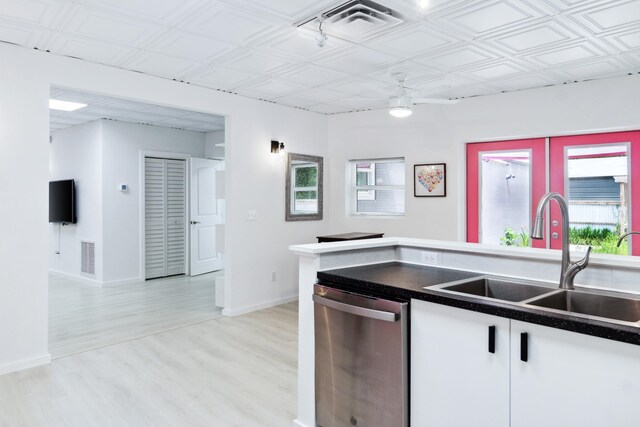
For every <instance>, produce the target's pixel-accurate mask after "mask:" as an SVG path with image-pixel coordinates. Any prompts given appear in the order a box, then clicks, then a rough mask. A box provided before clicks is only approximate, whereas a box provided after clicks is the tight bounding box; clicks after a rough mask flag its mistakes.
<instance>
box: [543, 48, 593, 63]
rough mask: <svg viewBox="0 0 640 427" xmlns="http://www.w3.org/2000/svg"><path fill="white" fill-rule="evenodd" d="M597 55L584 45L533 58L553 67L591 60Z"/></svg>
mask: <svg viewBox="0 0 640 427" xmlns="http://www.w3.org/2000/svg"><path fill="white" fill-rule="evenodd" d="M597 55H598V54H597V53H596V52H594V51H593V49H591V48H589V47H587V46H586V45H583V44H581V45H577V46H572V47H567V48H563V49H558V50H555V51H553V52H549V53H541V54H537V55H533V57H534V58H535V59H537V60H539V61H540V62H542V63H543V64H545V65H548V66H553V65H559V64H564V63H568V62H575V61H579V60H582V59H587V58H593V57H595V56H597Z"/></svg>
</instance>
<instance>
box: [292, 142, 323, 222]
mask: <svg viewBox="0 0 640 427" xmlns="http://www.w3.org/2000/svg"><path fill="white" fill-rule="evenodd" d="M285 194H286V197H285V199H286V203H285V220H286V221H318V220H321V219H322V157H319V156H308V155H305V154H296V153H289V154H288V156H287V181H286V188H285Z"/></svg>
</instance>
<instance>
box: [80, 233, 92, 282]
mask: <svg viewBox="0 0 640 427" xmlns="http://www.w3.org/2000/svg"><path fill="white" fill-rule="evenodd" d="M80 245H81V248H80V253H81V257H82V268H81V271H82V272H83V273H85V274H93V275H95V274H96V244H95V243H94V242H82V241H81V242H80Z"/></svg>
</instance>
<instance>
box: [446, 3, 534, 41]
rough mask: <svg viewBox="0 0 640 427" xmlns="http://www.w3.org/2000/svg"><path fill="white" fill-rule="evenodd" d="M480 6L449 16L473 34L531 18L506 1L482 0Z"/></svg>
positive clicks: (528, 14)
mask: <svg viewBox="0 0 640 427" xmlns="http://www.w3.org/2000/svg"><path fill="white" fill-rule="evenodd" d="M479 4H480V7H478V8H476V9H475V10H471V11H469V12H465V13H462V14H460V15H457V16H455V17H453V18H451V21H452V22H454V23H455V24H457V25H460V26H462V27H464V28H466V29H468V30H469V31H471V32H472V33H474V34H478V33H484V32H487V31H492V30H496V29H499V28H502V27H506V26H509V25H512V24H516V23H520V22H523V21H525V20H527V19H529V18H531V14H530V13H527V12H525V11H523V10H522V9H521V8H518V7H516V6H515V5H513V4H511V2H507V1H493V2H488V1H483V2H480V3H479Z"/></svg>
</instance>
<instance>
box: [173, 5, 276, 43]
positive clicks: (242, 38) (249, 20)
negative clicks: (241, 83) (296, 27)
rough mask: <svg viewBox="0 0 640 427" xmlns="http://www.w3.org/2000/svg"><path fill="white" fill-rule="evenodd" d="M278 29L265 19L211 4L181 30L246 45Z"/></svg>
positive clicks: (235, 9)
mask: <svg viewBox="0 0 640 427" xmlns="http://www.w3.org/2000/svg"><path fill="white" fill-rule="evenodd" d="M276 27H277V24H275V23H270V22H268V21H266V20H265V19H263V17H260V16H257V15H255V14H254V15H252V14H249V13H245V12H243V11H242V10H241V9H239V8H232V7H229V6H221V4H220V3H209V4H207V6H206V9H203V10H198V11H196V12H195V15H194V16H193V17H192V18H190V19H187V20H186V21H184V22H182V23H180V28H181V29H183V30H185V31H193V32H197V33H200V34H203V35H206V36H209V37H214V38H218V39H220V40H223V41H227V42H230V43H245V44H246V43H249V42H250V41H251V40H252V39H255V38H257V37H258V36H261V35H264V34H266V33H267V31H269V30H274V29H275V28H276Z"/></svg>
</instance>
